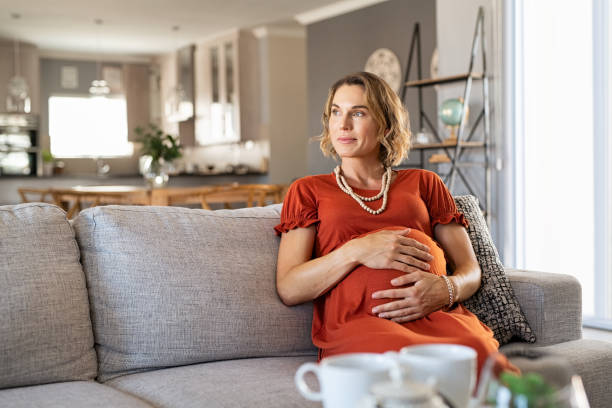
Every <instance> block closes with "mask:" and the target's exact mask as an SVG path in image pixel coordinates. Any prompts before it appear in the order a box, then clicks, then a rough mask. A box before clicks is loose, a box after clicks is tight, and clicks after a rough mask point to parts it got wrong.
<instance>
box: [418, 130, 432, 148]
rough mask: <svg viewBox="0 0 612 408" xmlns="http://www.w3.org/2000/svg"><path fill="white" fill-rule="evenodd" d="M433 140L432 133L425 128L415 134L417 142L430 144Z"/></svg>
mask: <svg viewBox="0 0 612 408" xmlns="http://www.w3.org/2000/svg"><path fill="white" fill-rule="evenodd" d="M431 141H432V134H431V133H430V132H428V131H427V129H425V128H421V130H419V131H418V132H417V133H416V134H415V135H414V143H416V144H428V143H431Z"/></svg>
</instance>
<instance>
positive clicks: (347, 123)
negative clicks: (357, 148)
mask: <svg viewBox="0 0 612 408" xmlns="http://www.w3.org/2000/svg"><path fill="white" fill-rule="evenodd" d="M352 126H353V124H352V122H351V117H350V116H349V115H345V116H343V117H342V121H341V122H340V127H341V128H342V129H350V128H351V127H352Z"/></svg>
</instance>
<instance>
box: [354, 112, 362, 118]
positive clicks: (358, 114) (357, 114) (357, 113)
mask: <svg viewBox="0 0 612 408" xmlns="http://www.w3.org/2000/svg"><path fill="white" fill-rule="evenodd" d="M363 115H364V113H363V112H359V111H357V112H354V113H353V116H356V117H362V116H363Z"/></svg>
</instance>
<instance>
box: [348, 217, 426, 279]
mask: <svg viewBox="0 0 612 408" xmlns="http://www.w3.org/2000/svg"><path fill="white" fill-rule="evenodd" d="M409 232H410V228H405V229H401V230H382V231H378V232H374V233H371V234H368V235H365V236H363V237H359V238H355V239H352V240H351V241H349V242H347V243H346V245H348V247H347V248H346V249H347V250H349V251H350V254H351V256H352V257H353V258H354V260H355V261H356V262H358V263H359V264H362V265H365V266H367V267H369V268H372V269H395V270H398V271H401V272H404V273H410V272H415V271H429V268H430V266H429V263H428V262H429V261H431V260H432V259H433V256H432V255H431V254H430V253H429V252H430V249H429V247H428V246H427V245H424V244H422V243H420V242H418V241H417V240H415V239H413V238H408V237H406V236H405V235H407V234H408V233H409Z"/></svg>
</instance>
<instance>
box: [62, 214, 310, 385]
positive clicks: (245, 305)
mask: <svg viewBox="0 0 612 408" xmlns="http://www.w3.org/2000/svg"><path fill="white" fill-rule="evenodd" d="M280 208H281V207H280V205H276V206H270V207H263V208H245V209H240V210H218V211H206V210H193V209H187V208H179V207H136V206H104V207H95V208H91V209H87V210H85V211H82V212H81V213H80V214H79V216H78V217H77V218H76V219H75V221H74V224H73V225H74V228H75V231H76V235H77V240H78V243H79V247H80V249H81V259H82V264H83V269H84V271H85V274H86V277H87V284H88V288H89V296H90V303H91V313H92V323H93V330H94V335H95V342H96V350H97V352H98V359H99V376H98V379H99V380H100V381H106V380H108V379H110V378H113V377H116V376H118V375H121V374H125V373H131V372H137V371H141V370H147V369H152V368H159V367H169V366H177V365H184V364H192V363H199V362H207V361H214V360H223V359H233V358H243V357H263V356H290V355H304V354H315V353H316V350H315V348H314V347H313V345H312V342H311V339H310V327H311V321H312V306H311V305H310V304H306V305H302V306H298V307H287V306H285V305H283V304H282V302H281V301H280V299H279V297H278V295H277V293H276V284H275V274H276V257H277V252H278V242H279V241H278V240H279V238H278V237H277V236H276V235H275V232H274V230H273V227H274V226H275V225H276V224H277V223H278V219H279V213H280Z"/></svg>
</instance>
